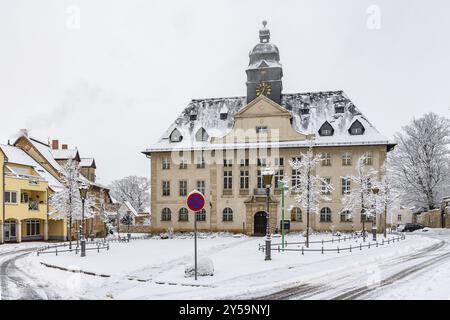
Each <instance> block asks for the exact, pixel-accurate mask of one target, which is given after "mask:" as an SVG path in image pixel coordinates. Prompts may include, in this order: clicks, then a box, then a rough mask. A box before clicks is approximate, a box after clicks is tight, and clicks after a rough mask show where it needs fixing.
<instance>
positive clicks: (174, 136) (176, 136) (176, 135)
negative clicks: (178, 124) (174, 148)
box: [170, 129, 183, 142]
mask: <svg viewBox="0 0 450 320" xmlns="http://www.w3.org/2000/svg"><path fill="white" fill-rule="evenodd" d="M181 140H183V136H182V135H181V132H180V130H178V129H174V130H173V131H172V133H171V134H170V142H180V141H181Z"/></svg>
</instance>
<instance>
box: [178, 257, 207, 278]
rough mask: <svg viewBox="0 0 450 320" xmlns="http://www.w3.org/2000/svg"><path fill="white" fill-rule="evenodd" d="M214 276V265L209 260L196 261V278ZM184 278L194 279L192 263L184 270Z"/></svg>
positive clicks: (204, 258) (203, 258)
mask: <svg viewBox="0 0 450 320" xmlns="http://www.w3.org/2000/svg"><path fill="white" fill-rule="evenodd" d="M213 275H214V264H213V262H212V260H211V259H210V258H207V257H202V258H200V259H199V260H198V261H197V276H199V277H205V276H213ZM184 276H185V277H187V278H189V277H194V276H195V265H194V261H192V262H191V263H189V264H188V265H187V266H186V268H185V269H184Z"/></svg>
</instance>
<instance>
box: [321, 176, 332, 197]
mask: <svg viewBox="0 0 450 320" xmlns="http://www.w3.org/2000/svg"><path fill="white" fill-rule="evenodd" d="M323 180H325V181H322V194H324V195H330V194H331V190H328V189H327V185H331V178H323Z"/></svg>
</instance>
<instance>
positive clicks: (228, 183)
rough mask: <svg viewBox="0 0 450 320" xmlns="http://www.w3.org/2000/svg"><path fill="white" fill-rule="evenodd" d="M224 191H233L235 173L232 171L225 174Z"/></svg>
mask: <svg viewBox="0 0 450 320" xmlns="http://www.w3.org/2000/svg"><path fill="white" fill-rule="evenodd" d="M223 189H224V190H231V189H233V172H232V171H228V170H227V171H224V172H223Z"/></svg>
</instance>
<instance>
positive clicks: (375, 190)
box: [372, 186, 380, 241]
mask: <svg viewBox="0 0 450 320" xmlns="http://www.w3.org/2000/svg"><path fill="white" fill-rule="evenodd" d="M379 191H380V189H379V188H378V187H377V186H374V187H373V188H372V192H373V194H374V195H375V208H374V211H375V214H374V216H373V219H372V236H373V241H377V196H378V192H379Z"/></svg>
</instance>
